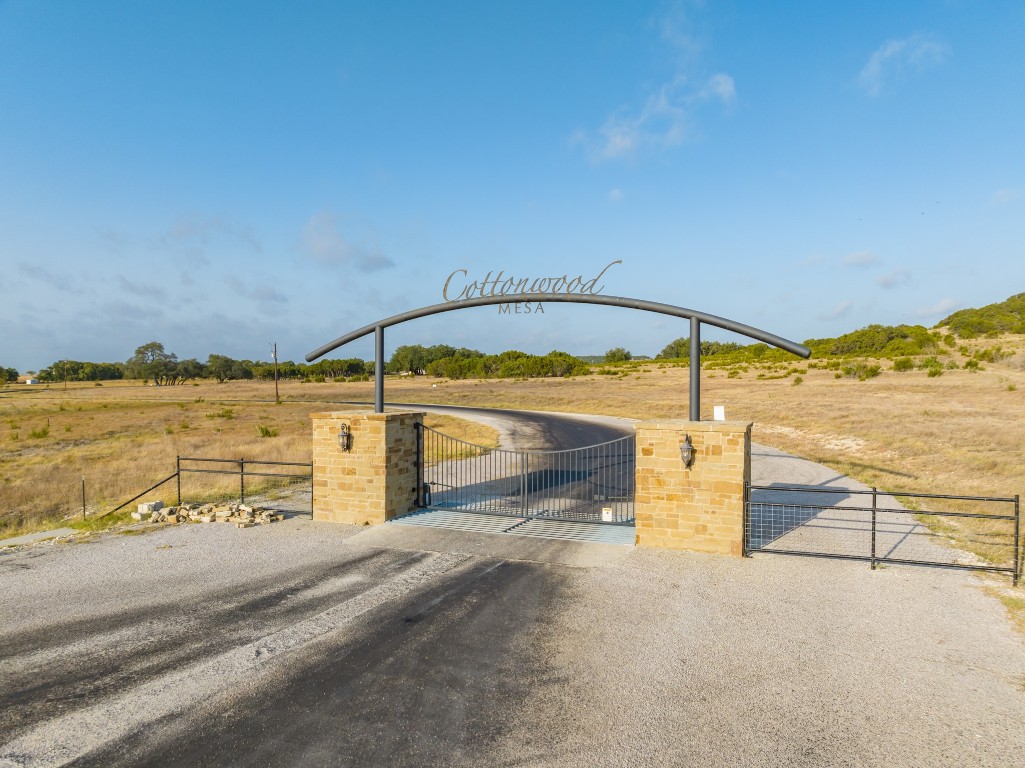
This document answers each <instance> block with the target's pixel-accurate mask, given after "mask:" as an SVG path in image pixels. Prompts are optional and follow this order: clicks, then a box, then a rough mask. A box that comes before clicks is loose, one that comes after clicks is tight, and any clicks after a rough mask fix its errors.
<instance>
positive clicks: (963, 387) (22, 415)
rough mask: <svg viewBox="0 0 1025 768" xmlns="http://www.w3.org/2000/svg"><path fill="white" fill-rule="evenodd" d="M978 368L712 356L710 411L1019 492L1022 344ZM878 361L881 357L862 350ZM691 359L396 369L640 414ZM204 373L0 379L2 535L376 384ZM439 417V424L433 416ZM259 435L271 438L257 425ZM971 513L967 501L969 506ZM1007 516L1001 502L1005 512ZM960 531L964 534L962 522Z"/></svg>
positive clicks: (964, 486)
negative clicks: (578, 371) (276, 384)
mask: <svg viewBox="0 0 1025 768" xmlns="http://www.w3.org/2000/svg"><path fill="white" fill-rule="evenodd" d="M987 343H988V344H991V345H992V344H993V343H999V344H1001V346H1002V347H1003V349H1004V350H1005V352H1006V351H1008V350H1009V351H1011V352H1014V351H1016V350H1017V351H1018V352H1019V353H1018V354H1017V355H1015V356H1010V357H1007V358H1005V359H1004V360H1002V361H999V362H995V363H987V364H986V365H984V366H983V367H982V369H981V370H978V371H971V370H965V369H964V368H963V367H961V368H959V369H958V370H953V369H952V368H953V365H954V363H957V364H958V365H963V362H964V359H965V358H964V357H963V356H961V355H958V354H957V353H956V352H953V351H951V354H950V355H948V356H947V357H946V358H944V360H945V362H948V363H950V365H951V369H948V370H944V371H943V374H942V375H939V376H935V375H934V376H929V375H927V373H926V372H925V371H922V370H913V371H907V372H895V371H893V370H892V369H891V368H892V364H891V363H890V362H889V361H875V362H880V363H881V365H882V367H883V370H882V372H881V373H880V375H878V376H876V377H874V378H868V379H867V380H864V381H860V380H858V379H856V378H851V377H847V376H843V375H842V373H841V372H840V371H839V370H836V369H835V367H833V368H830V367H827V365H828V361H815V360H812V361H802V360H798V359H797V358H794V359H793V360H792V361H788V362H786V363H765V364H750V363H748V364H738V365H732V366H728V367H726V368H713V367H712V366H710V365H706V367H705V369H704V370H703V374H702V417H703V418H710V417H711V413H712V407H713V406H714V405H724V406H725V408H726V414H727V417H728V418H729V419H731V420H742V421H752V422H754V424H755V429H754V436H755V439H756V440H757V441H759V442H761V443H764V444H767V445H771V446H774V447H777V448H781V449H783V450H786V451H789V452H791V453H794V454H797V455H799V456H803V457H805V458H808V459H811V460H814V461H817V462H820V463H823V464H826V465H828V466H831V467H834V468H835V469H837V470H838V471H839V472H842V473H844V474H849V475H851V476H853V477H855V478H857V479H859V480H862V481H864V482H865V483H868V484H870V485H875V486H878V487H879V488H881V489H885V490H887V491H900V490H903V491H907V492H921V493H942V494H956V495H972V496H1013V495H1015V494H1019V493H1020V492H1021V490H1022V488H1023V487H1025V482H1023V481H1025V370H1023V366H1022V361H1023V360H1025V353H1023V352H1021V350H1023V349H1025V339H1023V338H1010V339H1009V338H1008V337H1004V338H1003V339H1000V340H999V342H985V341H979V342H973V343H972V344H973V345H974V346H973V348H974V347H978V346H980V345H981V346H985V345H986V344H987ZM869 362H873V361H869ZM688 377H689V371H688V370H687V369H686V368H685V367H678V366H673V365H667V364H665V363H660V362H655V361H651V362H644V363H639V364H638V363H635V364H632V365H627V366H623V367H620V368H611V369H610V368H607V367H606V368H605V370H604V371H602V372H600V373H595V374H594V375H591V376H586V377H578V378H570V379H533V380H488V381H477V380H465V381H448V380H438V379H428V378H426V377H389V378H388V380H387V383H386V392H385V395H386V398H387V399H388V400H391V401H398V402H422V403H438V404H455V405H473V406H491V407H507V408H523V409H531V410H553V411H575V412H585V413H595V414H607V415H614V416H627V417H632V418H639V419H644V418H651V417H659V418H685V417H686V415H687V409H688ZM281 397H282V402H281V403H280V404H275V403H274V401H273V385H272V384H268V383H254V382H245V383H225V384H217V383H213V382H203V383H199V384H198V385H197V384H190V385H186V386H178V387H160V388H155V387H146V386H142V385H141V384H138V383H114V384H111V383H107V384H105V385H104V386H102V387H97V386H93V385H75V386H70V387H69V388H68V389H67V390H64V389H63V388H62V387H61V385H51V386H50V387H32V388H29V387H24V386H22V387H9V388H7V389H5V390H0V483H2V485H0V487H2V488H3V494H2V499H0V526H2V528H0V531H2V532H3V534H5V535H12V533H13V532H14V531H17V530H20V529H23V528H29V527H33V526H36V525H38V524H39V523H40V521H43V520H54V519H57V518H60V517H61V516H62V515H66V514H74V513H76V512H80V510H81V481H82V478H83V477H84V478H85V482H86V496H87V502H88V506H89V507H90V511H91V512H98V511H102V510H103V509H104V508H105V506H106V507H107V508H109V506H110V505H112V504H115V503H118V502H120V501H123V500H125V499H127V498H129V497H130V496H132V495H134V493H136V492H138V491H139V490H142V488H145V487H146V486H147V485H148V484H150V483H152V482H155V481H156V480H157V479H160V478H161V477H164V476H166V475H168V474H170V473H171V472H172V471H173V470H174V460H175V456H177V455H183V456H184V455H194V456H213V457H224V458H235V457H245V458H246V459H247V460H270V461H308V460H309V455H310V453H309V451H310V448H309V439H310V421H309V414H310V413H311V412H314V411H318V410H325V409H330V408H344V407H345V406H343V405H341V403H343V402H344V401H353V400H357V401H369V400H371V399H372V397H373V383H372V382H363V383H337V384H334V383H325V384H316V383H299V382H282V385H281ZM432 420H433V422H434V423H435V424H436V425H439V427H440V428H442V429H443V430H444V431H447V432H450V433H455V434H456V436H460V437H463V438H464V439H468V440H470V441H471V442H473V441H476V442H484V443H488V442H491V443H493V441H494V439H495V437H494V433H493V432H491V431H490V430H487V429H486V428H483V427H479V426H477V425H468V424H466V423H461V424H458V423H457V422H455V421H453V420H447V421H446V420H441V419H438V418H437V417H432ZM442 421H444V422H445V423H441V424H439V422H442ZM261 435H262V436H261ZM964 508H965V509H969V508H970V507H964ZM1005 511H1006V510H1005ZM955 533H956V531H955Z"/></svg>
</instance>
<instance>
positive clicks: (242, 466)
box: [238, 458, 246, 504]
mask: <svg viewBox="0 0 1025 768" xmlns="http://www.w3.org/2000/svg"><path fill="white" fill-rule="evenodd" d="M238 496H239V502H238V503H239V504H245V503H246V460H245V458H241V459H239V460H238Z"/></svg>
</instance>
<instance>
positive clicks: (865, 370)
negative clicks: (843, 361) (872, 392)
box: [841, 363, 882, 381]
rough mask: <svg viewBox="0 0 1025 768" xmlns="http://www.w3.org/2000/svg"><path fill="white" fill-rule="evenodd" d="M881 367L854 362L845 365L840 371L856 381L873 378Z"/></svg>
mask: <svg viewBox="0 0 1025 768" xmlns="http://www.w3.org/2000/svg"><path fill="white" fill-rule="evenodd" d="M881 370H882V369H881V368H880V367H879V366H878V365H869V364H868V363H855V364H854V365H845V366H844V367H843V368H842V369H841V371H842V373H843V375H844V376H847V377H848V378H852V379H857V380H858V381H865V380H866V379H874V378H875V377H876V376H878V375H879V372H880V371H881Z"/></svg>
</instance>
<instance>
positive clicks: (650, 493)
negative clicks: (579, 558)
mask: <svg viewBox="0 0 1025 768" xmlns="http://www.w3.org/2000/svg"><path fill="white" fill-rule="evenodd" d="M751 426H752V425H751V424H749V423H743V422H737V421H684V420H665V421H648V422H641V423H640V424H638V425H637V489H636V500H635V512H636V531H637V545H638V546H641V547H660V548H663V549H686V550H691V551H695V552H711V553H715V554H722V555H735V556H740V555H741V554H743V540H744V483H745V482H749V481H750V479H751ZM686 435H690V439H691V443H692V444H693V446H694V462H693V464H692V465H691V467H690V468H689V469H688V468H687V467H686V466H685V465H684V462H683V459H682V458H681V455H680V446H681V445H682V444H683V442H684V439H685V436H686Z"/></svg>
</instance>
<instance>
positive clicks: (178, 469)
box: [174, 456, 182, 507]
mask: <svg viewBox="0 0 1025 768" xmlns="http://www.w3.org/2000/svg"><path fill="white" fill-rule="evenodd" d="M174 470H175V472H174V473H175V474H176V475H177V476H178V506H179V507H180V506H181V505H182V457H181V456H175V457H174Z"/></svg>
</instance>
